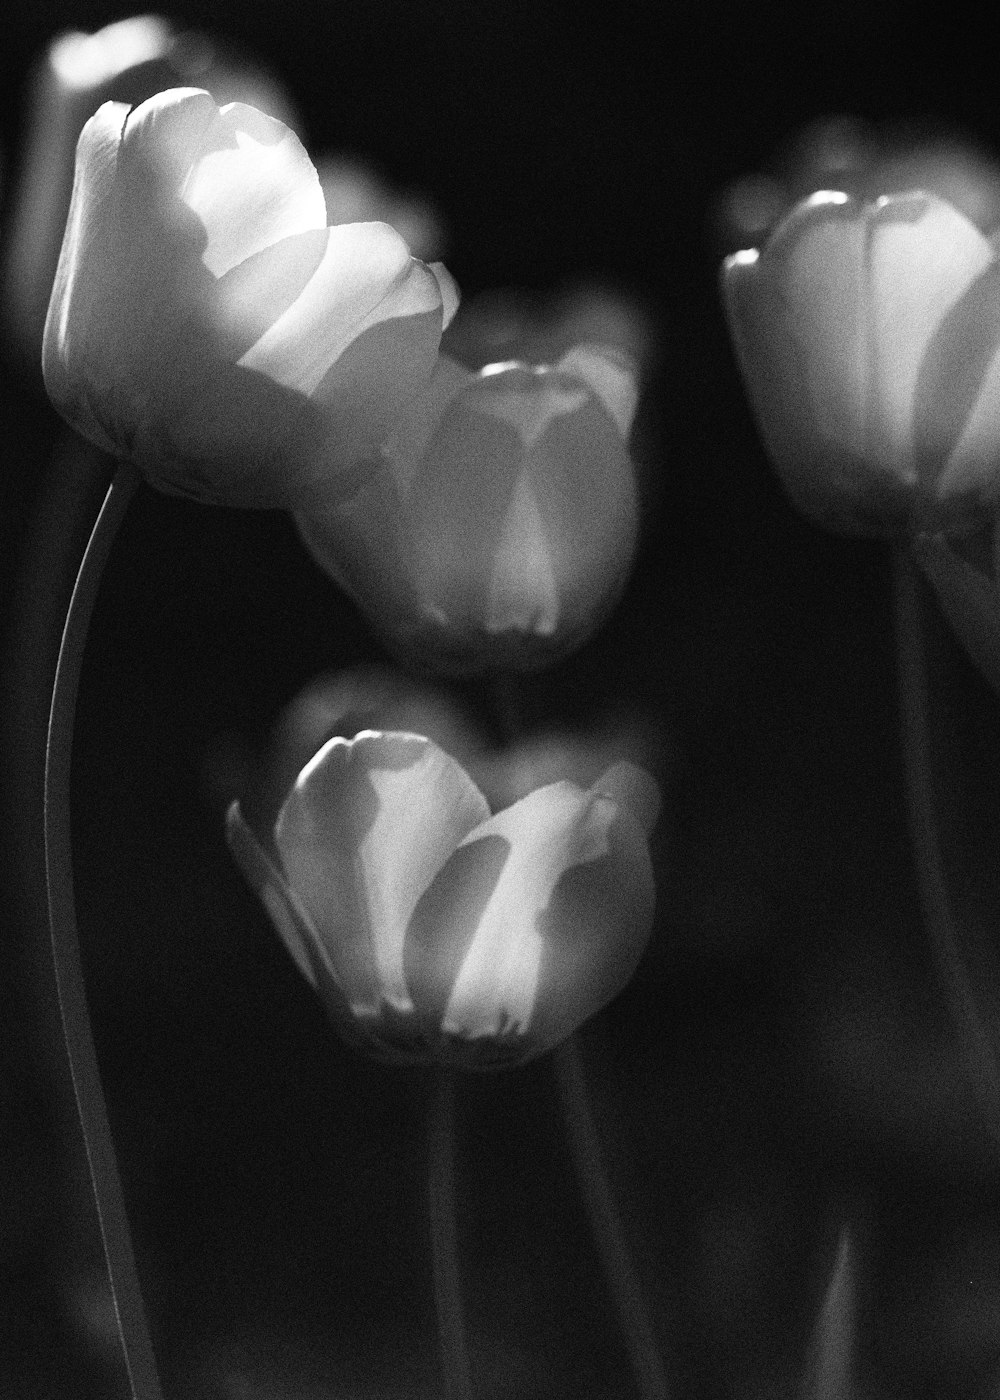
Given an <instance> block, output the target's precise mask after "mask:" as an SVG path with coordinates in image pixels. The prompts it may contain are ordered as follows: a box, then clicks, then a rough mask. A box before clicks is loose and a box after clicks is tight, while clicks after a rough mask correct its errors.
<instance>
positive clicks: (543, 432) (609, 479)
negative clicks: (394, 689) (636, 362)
mask: <svg viewBox="0 0 1000 1400" xmlns="http://www.w3.org/2000/svg"><path fill="white" fill-rule="evenodd" d="M635 403H636V387H635V379H634V375H633V373H632V370H631V367H630V366H629V365H628V364H627V363H626V362H625V360H624V359H623V358H622V357H620V356H617V355H615V354H613V353H611V352H608V351H605V350H603V349H600V348H598V347H595V346H589V345H582V346H577V347H576V348H575V349H573V350H571V351H569V352H567V353H566V354H565V355H563V356H562V358H561V359H560V360H559V361H558V362H557V363H556V364H555V365H538V366H536V365H527V364H524V363H520V362H513V363H507V364H497V365H487V366H486V367H485V368H484V369H482V370H480V371H479V373H478V374H472V373H469V372H467V371H465V370H462V369H461V368H460V367H459V366H457V365H455V364H453V363H452V362H450V361H448V360H446V359H444V358H442V360H441V362H440V364H439V366H438V371H437V374H436V376H435V379H434V382H433V384H432V386H431V390H430V392H429V394H428V395H426V396H425V397H424V399H423V400H422V401H421V402H420V404H419V405H418V407H417V409H416V410H415V412H414V414H413V415H411V418H410V420H409V421H408V423H407V424H406V426H405V427H404V428H403V429H402V430H400V432H399V433H398V434H397V435H396V437H395V438H394V439H392V440H391V441H390V442H388V443H387V444H386V445H385V447H384V448H383V451H382V454H381V461H380V462H379V463H377V464H376V465H375V466H374V467H373V468H372V470H371V471H369V472H368V473H367V474H366V476H365V479H364V481H363V483H362V485H361V487H360V488H359V490H358V492H357V494H356V496H355V497H354V498H352V499H351V500H350V501H348V502H345V503H343V504H341V503H334V504H333V505H332V506H331V507H329V508H328V509H327V510H325V511H323V512H322V513H320V512H315V513H312V514H302V515H300V516H298V517H297V519H298V524H299V528H300V531H301V533H302V536H303V539H304V540H305V542H306V544H307V546H308V547H309V549H310V550H311V552H312V554H313V556H314V557H315V558H316V560H317V562H318V563H319V564H320V565H321V567H323V568H325V569H326V570H327V571H328V572H329V573H330V574H331V575H332V576H333V577H334V578H336V579H337V580H338V582H340V583H341V584H342V585H343V586H344V587H346V588H347V590H348V591H349V592H350V593H351V594H352V596H354V598H355V599H356V600H357V601H358V603H359V604H360V605H361V606H362V607H364V608H365V609H366V610H367V611H368V613H369V615H370V616H371V617H372V619H373V621H374V622H375V624H376V625H377V626H378V627H379V628H380V629H381V631H382V632H383V635H384V636H385V638H386V640H387V642H388V644H389V646H390V647H391V648H392V649H393V650H396V651H398V652H400V653H401V654H402V655H403V656H405V657H406V658H407V660H408V661H409V662H410V663H411V664H414V665H416V666H418V667H424V668H429V669H435V670H442V671H454V672H470V671H482V670H491V669H500V668H503V667H513V668H521V669H524V668H531V667H537V666H541V665H546V664H549V663H551V662H552V661H554V660H556V659H558V658H559V657H560V656H562V655H564V654H565V653H567V652H568V651H570V650H572V649H573V648H574V647H576V646H578V645H580V643H582V642H583V641H584V640H585V638H586V637H587V636H588V635H589V634H590V632H592V631H593V630H594V629H595V628H596V627H597V625H598V624H599V622H600V621H601V620H602V619H603V617H604V616H605V615H606V613H607V612H608V611H609V610H610V608H611V606H612V605H613V603H614V602H615V601H616V599H617V596H618V594H619V592H620V591H621V589H622V587H623V586H624V583H625V580H626V579H627V577H628V571H629V567H630V565H631V561H632V556H633V553H634V551H635V546H636V539H637V533H638V506H637V495H636V484H635V473H634V469H633V464H632V461H631V458H630V456H629V452H628V447H627V438H628V433H629V428H630V426H631V422H632V416H633V413H634V411H635Z"/></svg>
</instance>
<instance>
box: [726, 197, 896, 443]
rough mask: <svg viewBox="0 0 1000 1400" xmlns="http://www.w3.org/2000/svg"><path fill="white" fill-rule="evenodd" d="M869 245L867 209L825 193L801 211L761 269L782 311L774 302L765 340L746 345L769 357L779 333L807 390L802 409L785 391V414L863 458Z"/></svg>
mask: <svg viewBox="0 0 1000 1400" xmlns="http://www.w3.org/2000/svg"><path fill="white" fill-rule="evenodd" d="M865 238H866V229H865V221H864V210H863V206H859V205H858V204H856V203H855V202H854V201H853V200H850V199H848V198H847V196H846V195H840V194H836V193H832V192H823V193H820V194H817V195H814V196H813V197H812V198H811V199H809V200H806V201H805V202H804V203H803V204H800V205H798V206H797V207H796V209H794V210H793V211H792V212H791V213H790V214H789V215H788V217H787V218H786V219H785V220H784V221H783V222H782V223H781V224H780V225H779V226H778V228H777V229H776V230H775V231H774V233H773V235H772V236H771V238H770V240H769V241H768V244H767V246H766V248H765V250H764V252H763V253H762V254H761V258H760V263H759V275H760V276H761V277H762V278H766V279H767V280H768V281H769V282H770V284H771V285H770V289H769V290H770V292H771V297H773V298H774V299H775V300H776V301H777V302H778V303H779V305H780V310H779V309H778V306H775V305H774V304H773V302H772V304H771V309H770V311H769V314H768V315H767V316H766V320H767V321H768V322H770V325H762V326H760V327H759V332H763V338H762V339H761V338H760V336H759V334H758V336H757V337H755V339H754V343H753V344H752V345H748V346H747V348H748V349H749V350H750V351H751V353H752V354H753V356H754V357H755V359H756V358H757V357H764V356H768V355H770V354H772V353H773V352H774V348H775V347H774V346H773V344H772V342H771V340H770V338H769V337H768V335H767V331H768V330H770V331H771V332H772V333H774V332H777V333H778V335H780V336H781V337H782V344H781V346H780V348H779V353H780V354H781V355H782V362H783V363H784V362H785V360H786V357H787V356H788V355H789V353H790V354H791V355H792V356H795V357H798V358H799V363H800V366H801V368H800V374H801V375H802V376H803V378H804V380H805V388H806V398H805V399H804V401H802V402H796V401H795V394H794V390H791V389H790V387H789V388H786V393H787V394H788V402H786V404H785V405H784V406H783V407H784V413H785V414H786V415H789V414H799V415H803V416H804V417H806V418H807V419H811V420H812V424H813V426H814V430H815V431H816V432H818V433H819V434H820V435H821V436H822V437H823V438H825V439H826V440H827V441H829V442H830V443H831V444H835V445H836V446H837V447H838V448H840V449H842V450H845V451H846V452H848V453H850V454H855V455H857V456H861V455H863V454H864V452H865V450H866V447H867V427H868V423H867V415H868V401H869V351H868V343H867V322H866V314H867V295H868V291H867V286H866V280H865V263H864V251H865ZM769 300H770V299H769ZM765 305H766V303H765ZM776 313H777V314H776ZM789 342H790V343H789Z"/></svg>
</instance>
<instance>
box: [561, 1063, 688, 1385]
mask: <svg viewBox="0 0 1000 1400" xmlns="http://www.w3.org/2000/svg"><path fill="white" fill-rule="evenodd" d="M554 1059H555V1068H556V1078H557V1081H558V1084H559V1093H560V1097H561V1099H562V1106H563V1117H564V1119H565V1122H566V1128H567V1132H568V1133H569V1140H570V1146H571V1148H572V1152H573V1161H574V1164H575V1166H576V1174H577V1177H578V1179H579V1182H580V1190H581V1192H582V1195H583V1200H584V1204H585V1206H586V1208H587V1214H588V1215H589V1217H590V1225H591V1229H592V1230H593V1232H594V1242H595V1244H596V1245H597V1252H598V1254H599V1255H600V1258H601V1263H602V1265H603V1267H604V1274H605V1277H606V1278H607V1281H608V1286H609V1287H610V1289H611V1294H612V1297H613V1299H614V1304H615V1307H616V1308H617V1311H618V1318H619V1321H620V1322H621V1327H622V1331H623V1333H624V1335H625V1346H626V1349H627V1351H628V1355H629V1360H630V1361H631V1363H632V1371H633V1373H634V1375H635V1379H636V1383H637V1385H638V1388H639V1394H640V1395H641V1396H642V1397H643V1400H667V1396H668V1394H669V1391H668V1388H667V1377H666V1373H665V1371H664V1368H663V1362H662V1361H661V1360H660V1353H659V1349H658V1347H657V1344H656V1336H655V1333H654V1331H653V1326H652V1323H651V1322H650V1319H649V1314H648V1312H647V1310H646V1303H645V1298H644V1295H643V1289H642V1285H641V1283H640V1281H639V1276H638V1274H637V1273H636V1270H635V1266H634V1265H633V1263H632V1256H631V1254H630V1252H629V1248H628V1244H627V1242H626V1239H625V1230H624V1227H623V1225H622V1221H621V1217H620V1216H619V1213H618V1209H617V1206H616V1204H615V1198H614V1195H613V1194H612V1191H611V1185H610V1183H609V1181H608V1178H607V1173H606V1172H605V1169H604V1161H603V1157H602V1154H601V1145H600V1141H599V1139H598V1136H597V1127H596V1125H595V1123H594V1117H593V1113H592V1112H591V1107H590V1098H589V1095H588V1092H587V1081H586V1078H585V1076H584V1071H583V1064H582V1061H581V1058H580V1051H579V1047H578V1045H577V1041H576V1037H575V1036H570V1038H569V1039H568V1040H565V1041H563V1043H562V1044H561V1045H560V1046H558V1047H557V1048H556V1050H555V1051H554Z"/></svg>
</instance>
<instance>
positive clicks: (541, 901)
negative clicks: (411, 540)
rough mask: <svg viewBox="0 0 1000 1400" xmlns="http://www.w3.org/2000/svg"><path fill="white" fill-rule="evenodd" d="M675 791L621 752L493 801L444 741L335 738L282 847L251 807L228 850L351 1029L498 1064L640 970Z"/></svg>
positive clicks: (231, 828) (294, 800)
mask: <svg viewBox="0 0 1000 1400" xmlns="http://www.w3.org/2000/svg"><path fill="white" fill-rule="evenodd" d="M658 805H659V792H658V789H657V786H656V783H655V782H654V781H653V779H652V778H651V777H649V775H648V774H646V773H645V772H643V770H642V769H640V768H636V767H635V766H634V765H632V764H629V763H618V764H615V765H614V766H612V767H611V768H609V769H608V770H607V772H605V773H604V775H603V776H602V777H601V778H599V779H598V781H597V782H596V783H594V784H593V786H592V787H590V788H586V789H584V788H582V787H579V786H578V785H577V784H575V783H572V782H566V781H562V782H555V783H550V784H548V785H547V786H544V787H540V788H537V789H536V790H535V791H533V792H531V793H529V794H528V795H527V796H525V797H523V798H522V799H521V800H520V801H518V802H515V803H514V804H513V806H511V807H508V808H507V809H506V810H504V811H500V812H497V813H496V814H494V815H491V813H490V809H489V806H488V804H487V801H486V798H485V797H484V796H483V794H482V793H481V792H480V790H479V788H478V787H477V786H476V785H475V783H474V782H473V781H472V779H471V778H470V777H469V775H468V774H467V773H466V771H465V770H464V769H463V768H462V767H461V766H460V765H459V764H458V763H457V762H456V761H455V760H454V759H453V758H451V757H449V755H448V754H446V753H445V752H444V751H443V750H442V749H440V748H438V746H437V745H436V744H434V743H433V742H432V741H431V740H429V739H426V738H424V737H422V736H420V735H416V734H409V733H392V732H386V733H378V732H375V731H372V730H366V731H363V732H362V733H360V734H358V735H357V737H356V738H354V739H350V740H348V739H340V738H335V739H331V740H330V741H329V742H328V743H327V744H325V745H324V746H323V748H321V749H320V751H319V752H318V753H317V754H316V756H315V757H314V758H313V759H312V761H311V762H310V763H308V764H307V765H306V767H305V768H304V769H303V771H302V773H301V774H300V775H299V778H298V780H297V782H296V783H295V786H294V787H293V789H292V791H291V792H290V793H289V794H288V796H287V798H286V799H285V802H284V805H283V806H282V808H281V811H280V813H279V815H278V819H277V823H276V825H275V828H274V837H273V846H274V851H275V852H276V855H277V860H276V861H275V860H273V859H272V858H271V857H270V856H269V855H268V854H266V853H265V851H264V849H263V848H262V847H261V846H260V845H259V844H258V842H257V841H256V839H255V838H254V837H253V836H252V835H251V833H250V831H249V829H248V828H247V826H246V825H245V823H244V822H243V820H242V817H241V816H240V812H239V808H238V806H237V805H236V804H235V803H234V804H233V806H232V807H231V808H230V812H229V817H228V835H229V840H230V845H231V848H232V850H233V853H234V855H235V856H236V859H237V860H238V862H239V864H240V866H241V868H242V869H243V871H244V873H245V874H246V875H247V878H248V879H249V881H250V883H251V884H252V885H253V887H254V888H255V889H256V890H257V892H258V893H259V895H260V898H261V900H262V902H263V903H264V905H265V907H266V909H267V910H268V913H269V914H270V915H271V917H272V919H273V921H274V923H275V925H276V927H277V930H278V932H279V934H280V935H281V938H282V939H283V941H284V943H285V945H286V946H287V948H288V951H289V952H290V954H291V955H292V957H293V959H294V960H295V963H296V965H297V966H298V968H299V970H300V971H301V972H302V974H303V975H304V976H305V978H306V979H307V981H308V982H309V983H310V984H311V985H312V986H313V988H314V989H315V990H316V991H317V993H318V994H319V996H320V998H321V999H322V1001H323V1003H324V1005H325V1006H326V1009H327V1011H328V1012H329V1013H330V1015H331V1017H332V1019H333V1020H334V1022H335V1024H336V1025H337V1026H338V1028H339V1029H340V1030H341V1031H342V1032H343V1033H344V1034H345V1035H346V1036H347V1038H348V1039H349V1040H351V1041H352V1042H353V1043H356V1044H359V1045H361V1046H363V1047H365V1048H367V1049H368V1050H369V1051H370V1052H372V1053H375V1054H376V1055H379V1056H381V1057H384V1058H390V1059H397V1060H402V1061H411V1062H412V1061H417V1062H426V1061H432V1062H440V1063H446V1064H453V1065H456V1066H458V1067H463V1068H467V1069H494V1068H501V1067H506V1066H510V1065H515V1064H521V1063H523V1062H524V1061H526V1060H528V1059H530V1058H532V1057H533V1056H535V1055H539V1054H541V1053H542V1052H544V1051H546V1050H548V1049H550V1048H551V1047H553V1046H554V1045H556V1044H557V1043H558V1042H559V1041H561V1040H562V1039H564V1038H565V1037H566V1036H568V1035H569V1034H570V1033H571V1032H572V1031H573V1030H574V1029H575V1028H576V1027H577V1026H578V1025H580V1023H581V1022H582V1021H584V1020H586V1019H587V1017H589V1016H592V1015H593V1014H594V1013H595V1012H597V1011H598V1010H600V1008H601V1007H603V1006H604V1005H605V1004H606V1003H607V1002H608V1001H610V1000H611V998H612V997H614V996H615V995H616V994H617V993H618V992H619V991H620V990H621V989H622V988H623V987H624V986H625V984H626V983H627V981H628V980H629V978H630V977H631V975H632V973H633V971H634V970H635V967H636V964H637V963H638V960H639V957H640V955H641V954H642V951H643V948H644V947H645V944H646V941H647V938H648V936H649V931H650V926H651V922H652V916H653V901H654V891H653V879H652V874H651V869H650V861H649V853H648V849H647V839H646V837H647V832H648V830H649V829H650V828H651V827H652V825H653V822H654V821H655V818H656V811H657V808H658Z"/></svg>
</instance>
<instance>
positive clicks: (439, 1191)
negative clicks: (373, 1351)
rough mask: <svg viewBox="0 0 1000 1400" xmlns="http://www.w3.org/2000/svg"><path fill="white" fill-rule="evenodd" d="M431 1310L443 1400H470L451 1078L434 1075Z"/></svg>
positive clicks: (429, 1166)
mask: <svg viewBox="0 0 1000 1400" xmlns="http://www.w3.org/2000/svg"><path fill="white" fill-rule="evenodd" d="M427 1196H428V1204H429V1206H430V1224H431V1256H432V1261H433V1268H434V1306H435V1309H436V1311H437V1321H438V1335H439V1337H440V1341H441V1364H442V1367H443V1369H444V1377H445V1391H444V1393H445V1397H446V1400H472V1377H471V1371H470V1368H469V1352H468V1347H467V1345H466V1340H465V1315H464V1310H463V1307H462V1281H461V1274H460V1270H459V1264H458V1229H457V1219H458V1217H457V1213H456V1209H455V1077H454V1075H453V1073H452V1072H451V1071H450V1070H439V1071H438V1072H437V1082H436V1084H435V1086H434V1101H433V1103H432V1105H431V1113H430V1132H429V1141H428V1154H427Z"/></svg>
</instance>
